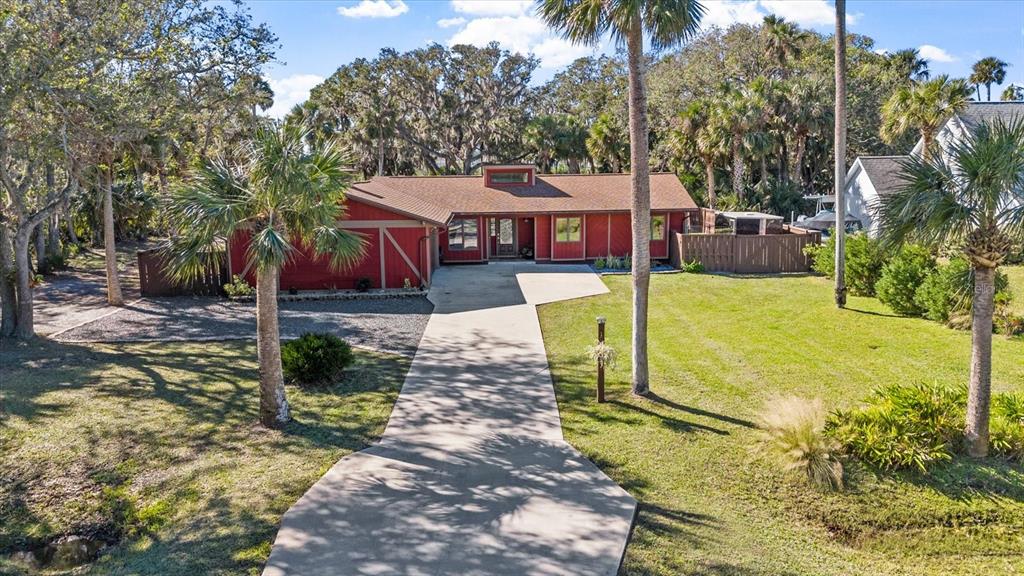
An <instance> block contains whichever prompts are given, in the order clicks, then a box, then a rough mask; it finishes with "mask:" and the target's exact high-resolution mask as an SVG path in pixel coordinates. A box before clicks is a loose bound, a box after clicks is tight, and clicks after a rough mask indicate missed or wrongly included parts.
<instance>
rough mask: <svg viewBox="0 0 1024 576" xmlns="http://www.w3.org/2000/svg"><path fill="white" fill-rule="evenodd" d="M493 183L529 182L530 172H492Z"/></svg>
mask: <svg viewBox="0 0 1024 576" xmlns="http://www.w3.org/2000/svg"><path fill="white" fill-rule="evenodd" d="M490 176H491V184H527V183H529V182H530V173H529V172H526V171H522V172H491V174H490Z"/></svg>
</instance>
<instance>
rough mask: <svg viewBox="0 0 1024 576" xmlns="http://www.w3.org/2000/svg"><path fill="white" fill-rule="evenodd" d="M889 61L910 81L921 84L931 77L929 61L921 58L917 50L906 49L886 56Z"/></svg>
mask: <svg viewBox="0 0 1024 576" xmlns="http://www.w3.org/2000/svg"><path fill="white" fill-rule="evenodd" d="M885 57H886V59H887V61H888V62H889V64H890V65H891V66H893V67H894V68H895V69H897V70H899V71H900V73H901V74H904V75H906V77H907V79H908V80H911V81H916V82H921V81H923V80H927V79H928V76H929V71H928V60H926V59H924V58H921V54H920V52H918V51H917V48H905V49H903V50H897V51H895V52H891V53H888V54H886V55H885Z"/></svg>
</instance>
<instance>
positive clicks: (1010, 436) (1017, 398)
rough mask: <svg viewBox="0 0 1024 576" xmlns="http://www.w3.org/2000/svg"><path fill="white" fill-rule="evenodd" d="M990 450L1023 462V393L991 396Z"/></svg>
mask: <svg viewBox="0 0 1024 576" xmlns="http://www.w3.org/2000/svg"><path fill="white" fill-rule="evenodd" d="M990 433H991V443H992V451H993V452H995V453H996V454H1001V455H1003V456H1006V457H1007V458H1012V459H1014V460H1016V461H1018V462H1024V394H996V395H995V396H994V397H993V398H992V421H991V430H990Z"/></svg>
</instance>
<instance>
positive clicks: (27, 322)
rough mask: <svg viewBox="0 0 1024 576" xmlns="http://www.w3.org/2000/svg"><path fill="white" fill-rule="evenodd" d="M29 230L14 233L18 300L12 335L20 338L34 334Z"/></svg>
mask: <svg viewBox="0 0 1024 576" xmlns="http://www.w3.org/2000/svg"><path fill="white" fill-rule="evenodd" d="M31 231H32V228H28V227H23V228H22V229H21V230H18V232H17V233H16V234H15V235H14V268H15V289H16V290H17V302H18V308H17V309H18V324H17V326H16V327H15V329H14V336H15V337H16V338H21V339H28V338H32V337H34V336H35V335H36V329H35V323H34V322H33V318H32V266H31V262H30V261H29V257H28V245H29V235H30V233H31Z"/></svg>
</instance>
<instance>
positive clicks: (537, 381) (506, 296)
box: [264, 262, 636, 575]
mask: <svg viewBox="0 0 1024 576" xmlns="http://www.w3.org/2000/svg"><path fill="white" fill-rule="evenodd" d="M607 291H608V290H607V288H606V287H605V286H604V284H603V283H602V282H601V281H600V279H599V278H598V277H597V276H596V275H594V274H593V273H592V272H591V271H590V269H589V268H587V267H585V266H551V265H536V264H533V263H521V262H508V263H492V264H489V265H482V266H450V267H445V268H442V269H440V270H439V271H438V273H437V275H436V276H435V278H434V284H433V287H432V288H431V292H430V298H431V300H432V301H433V302H434V305H435V307H434V311H433V314H432V315H431V317H430V321H429V323H428V325H427V329H426V331H425V332H424V335H423V339H422V340H421V342H420V346H419V349H418V350H417V352H416V357H415V360H414V361H413V364H412V366H411V368H410V370H409V374H408V375H407V376H406V380H405V384H404V386H403V388H402V392H401V394H400V396H399V399H398V402H397V403H396V405H395V408H394V411H393V412H392V414H391V418H390V420H389V422H388V426H387V429H386V430H385V432H384V436H383V438H382V440H381V442H380V443H379V444H378V445H376V446H374V447H372V448H369V449H367V450H364V451H362V452H358V453H355V454H351V455H349V456H347V457H345V458H343V459H342V460H340V461H339V462H338V463H336V464H335V465H334V467H332V468H331V470H330V471H328V472H327V474H325V475H324V477H323V478H321V479H320V481H319V482H317V484H315V485H314V486H313V487H312V488H311V489H310V490H309V491H308V492H307V493H306V494H305V495H304V496H303V497H302V498H301V499H300V500H299V501H298V502H297V503H296V504H295V505H294V506H293V507H292V508H291V510H289V511H288V513H287V514H285V516H284V519H283V521H282V525H281V529H280V531H279V532H278V535H277V539H276V541H275V542H274V546H273V549H272V551H271V554H270V559H269V560H268V562H267V567H266V569H265V571H264V574H265V575H281V574H304V575H313V574H325V575H326V574H403V575H421V574H462V575H477V574H478V575H484V574H509V575H513V574H514V575H523V574H531V575H532V574H559V575H563V574H564V575H577V574H614V573H615V572H616V571H617V569H618V565H619V561H620V559H621V557H622V553H623V551H624V549H625V545H626V540H627V538H628V535H629V529H630V525H631V523H632V519H633V514H634V511H635V509H636V501H635V500H634V499H633V498H632V497H631V496H630V495H629V494H627V493H626V492H625V491H624V490H622V489H621V488H620V487H619V486H617V485H616V484H615V483H613V482H612V481H611V480H610V479H609V478H608V477H607V476H605V475H604V473H602V472H601V471H600V470H599V469H598V468H597V467H596V466H594V465H593V464H592V463H591V462H590V461H588V460H587V459H585V458H583V457H582V456H580V454H579V453H578V452H576V450H575V449H573V448H572V447H571V446H570V445H569V444H567V443H566V442H565V441H564V440H563V438H562V432H561V425H560V421H559V416H558V407H557V404H556V402H555V395H554V389H553V387H552V383H551V375H550V373H549V372H548V364H547V357H546V354H545V351H544V342H543V339H542V338H541V332H540V325H539V323H538V321H537V314H536V309H535V305H536V304H540V303H543V302H552V301H555V300H562V299H567V298H576V297H581V296H589V295H594V294H601V293H604V292H607Z"/></svg>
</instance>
